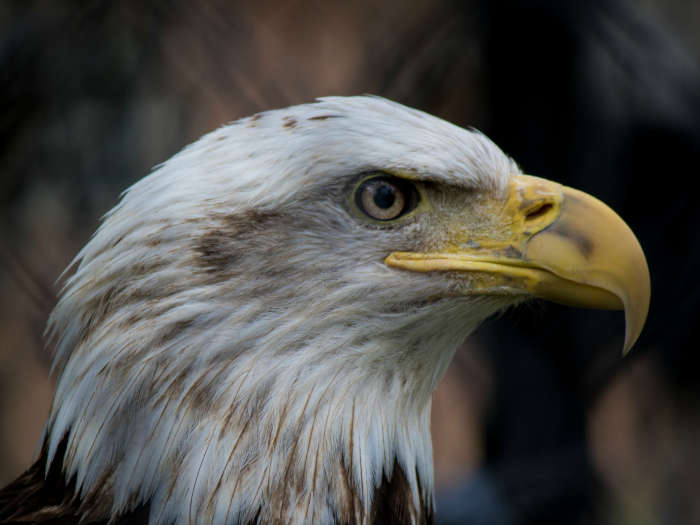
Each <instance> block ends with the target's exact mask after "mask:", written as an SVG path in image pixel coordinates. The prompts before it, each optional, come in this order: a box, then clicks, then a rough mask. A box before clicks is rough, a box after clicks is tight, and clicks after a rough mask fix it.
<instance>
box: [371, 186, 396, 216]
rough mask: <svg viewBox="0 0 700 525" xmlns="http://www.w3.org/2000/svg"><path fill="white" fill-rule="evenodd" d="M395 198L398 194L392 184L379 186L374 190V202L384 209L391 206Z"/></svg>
mask: <svg viewBox="0 0 700 525" xmlns="http://www.w3.org/2000/svg"><path fill="white" fill-rule="evenodd" d="M395 200H396V195H395V194H394V188H392V187H391V186H388V185H382V186H379V187H378V188H377V189H376V190H375V192H374V204H376V205H377V207H379V208H381V209H383V210H386V209H389V208H391V206H392V205H393V204H394V201H395Z"/></svg>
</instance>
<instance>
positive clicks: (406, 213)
mask: <svg viewBox="0 0 700 525" xmlns="http://www.w3.org/2000/svg"><path fill="white" fill-rule="evenodd" d="M373 185H374V187H375V188H381V187H384V188H387V187H389V188H395V190H396V195H395V196H394V198H395V201H394V202H392V203H391V206H390V207H389V208H385V209H382V208H380V207H379V206H378V205H377V204H376V201H375V200H374V196H373V195H372V194H367V193H365V192H364V191H363V190H364V189H368V190H371V188H372V186H373ZM363 194H364V198H363ZM368 199H369V201H370V202H369V204H370V205H372V204H373V205H374V206H375V207H376V210H374V211H375V213H376V212H377V211H379V213H378V215H380V216H375V215H373V214H372V213H370V211H369V210H367V209H366V207H367V203H368ZM348 201H349V203H350V207H351V208H352V209H353V211H354V212H355V213H356V214H357V215H359V216H360V217H361V218H362V219H364V220H365V221H367V222H370V223H372V224H375V225H377V226H392V225H396V224H398V223H402V222H404V221H405V220H407V219H409V218H411V217H413V216H415V214H416V213H417V212H419V211H423V210H425V209H426V208H427V201H426V199H425V195H424V192H423V188H422V187H421V186H420V184H417V183H415V182H414V181H413V180H411V179H409V178H403V177H400V176H396V175H393V174H391V173H387V172H384V171H374V172H371V173H368V174H366V175H365V176H364V177H361V178H360V179H359V180H358V181H357V183H356V184H355V185H354V186H353V188H352V191H351V192H350V195H349V196H348ZM363 201H364V203H363ZM401 201H403V202H401ZM397 202H399V203H400V204H401V208H400V209H399V210H398V211H394V210H392V211H391V212H390V213H388V214H386V218H382V217H381V215H382V212H386V211H387V209H391V208H393V207H394V206H397Z"/></svg>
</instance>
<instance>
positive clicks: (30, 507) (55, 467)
mask: <svg viewBox="0 0 700 525" xmlns="http://www.w3.org/2000/svg"><path fill="white" fill-rule="evenodd" d="M67 442H68V439H67V437H65V438H64V439H63V440H62V441H61V444H60V445H59V447H58V450H57V451H56V454H55V455H54V460H53V462H52V463H51V466H50V467H49V470H48V472H46V473H45V466H46V462H47V459H48V447H47V445H46V442H44V444H43V445H42V448H41V454H40V456H39V459H37V460H36V462H34V464H33V465H32V466H31V467H29V468H28V469H27V470H26V471H25V472H24V473H23V474H22V475H20V476H19V477H18V478H17V479H16V480H14V481H13V482H12V483H10V484H9V485H7V486H6V487H5V488H3V489H1V490H0V524H9V523H42V524H45V525H49V524H50V525H64V524H66V525H68V524H70V525H73V524H75V523H78V522H81V523H84V524H86V525H97V524H105V525H106V524H107V523H110V524H115V525H141V524H143V525H145V524H147V523H148V512H149V506H148V505H147V504H146V505H139V506H138V507H137V508H135V509H133V510H131V511H129V512H128V513H126V514H123V515H122V516H120V517H118V518H116V519H113V520H112V521H110V519H109V518H102V517H101V516H108V515H109V507H110V502H107V501H104V500H103V499H102V498H101V497H100V495H99V493H98V492H91V493H88V494H87V495H86V496H85V497H84V498H83V499H80V498H79V496H78V494H77V493H76V490H75V479H74V478H72V479H70V480H68V481H67V480H66V478H65V476H64V474H63V469H62V462H63V455H64V454H65V451H66V446H67ZM105 481H106V480H105ZM97 485H98V486H102V484H101V483H98V484H97Z"/></svg>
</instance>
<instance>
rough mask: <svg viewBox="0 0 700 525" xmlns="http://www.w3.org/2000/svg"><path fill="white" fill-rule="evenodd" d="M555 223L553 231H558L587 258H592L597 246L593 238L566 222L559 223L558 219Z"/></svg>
mask: <svg viewBox="0 0 700 525" xmlns="http://www.w3.org/2000/svg"><path fill="white" fill-rule="evenodd" d="M553 225H556V227H554V228H553V229H552V230H551V232H552V233H556V234H557V235H560V236H561V237H564V238H566V239H568V240H569V241H571V243H572V244H574V245H575V246H576V248H577V249H578V251H579V252H581V255H583V256H584V257H585V258H586V259H590V257H591V255H592V254H593V249H594V248H595V246H594V244H593V241H592V240H591V239H589V238H588V237H586V236H585V235H583V234H582V233H581V232H580V231H577V230H572V229H570V228H568V227H567V225H566V224H560V223H559V224H558V221H556V222H554V224H553Z"/></svg>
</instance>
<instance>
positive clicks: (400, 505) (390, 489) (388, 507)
mask: <svg viewBox="0 0 700 525" xmlns="http://www.w3.org/2000/svg"><path fill="white" fill-rule="evenodd" d="M418 491H419V495H420V496H421V500H422V499H423V495H424V494H423V487H422V486H421V484H420V479H419V480H418ZM372 501H373V504H372V510H371V522H372V523H375V524H380V523H393V524H397V525H403V524H407V525H410V524H411V523H421V524H427V525H432V523H434V519H433V509H432V505H429V506H423V505H421V506H420V508H418V509H416V508H415V506H414V504H413V495H412V494H411V485H410V484H409V482H408V479H406V474H405V473H404V471H403V469H402V468H401V467H400V466H399V464H398V463H397V462H396V461H394V469H393V472H391V473H390V477H389V478H387V474H386V472H384V474H383V475H382V483H381V484H380V485H379V487H377V488H376V489H375V491H374V498H373V499H372Z"/></svg>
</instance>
